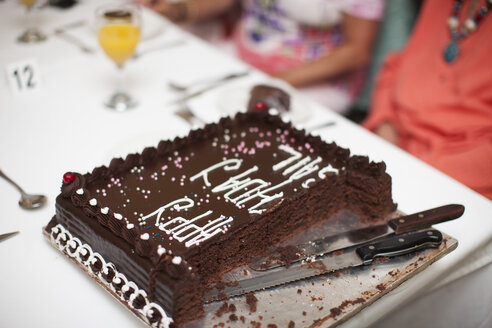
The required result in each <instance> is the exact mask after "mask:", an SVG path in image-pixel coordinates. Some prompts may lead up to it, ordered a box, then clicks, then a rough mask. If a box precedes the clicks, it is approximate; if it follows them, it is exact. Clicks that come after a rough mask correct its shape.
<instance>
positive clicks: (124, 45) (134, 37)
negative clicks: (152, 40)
mask: <svg viewBox="0 0 492 328" xmlns="http://www.w3.org/2000/svg"><path fill="white" fill-rule="evenodd" d="M96 20H97V39H98V41H99V44H100V45H101V48H102V49H103V51H104V53H105V54H106V55H107V56H108V57H109V58H110V59H111V60H112V61H113V62H114V63H115V64H116V66H117V67H118V71H119V74H120V78H119V86H118V88H117V90H116V91H115V92H114V94H113V95H112V96H111V97H110V98H109V100H108V101H106V103H105V104H106V106H107V107H109V108H111V109H115V110H117V111H125V110H127V109H130V108H133V107H135V106H136V102H135V100H134V99H133V98H132V97H131V96H130V95H129V94H128V92H127V91H125V89H124V87H123V77H122V76H121V75H122V74H123V68H124V65H125V62H126V61H127V60H128V59H130V58H131V57H132V56H133V54H134V53H135V49H136V47H137V44H138V41H139V40H140V11H139V9H138V7H137V6H136V5H134V4H115V5H108V6H104V7H101V8H99V9H98V10H97V11H96Z"/></svg>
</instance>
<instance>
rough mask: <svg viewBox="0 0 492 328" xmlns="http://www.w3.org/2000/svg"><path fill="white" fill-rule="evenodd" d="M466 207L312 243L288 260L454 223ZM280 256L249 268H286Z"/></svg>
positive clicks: (429, 212)
mask: <svg viewBox="0 0 492 328" xmlns="http://www.w3.org/2000/svg"><path fill="white" fill-rule="evenodd" d="M464 211H465V207H464V206H463V205H459V204H449V205H444V206H439V207H436V208H433V209H430V210H426V211H423V212H418V213H414V214H410V215H406V216H402V217H398V218H395V219H391V220H389V221H388V222H386V223H384V224H380V225H375V226H370V227H366V228H362V229H356V230H350V231H347V232H343V233H340V234H337V235H334V236H330V237H326V238H322V239H318V240H314V241H310V242H308V243H305V244H300V245H297V246H295V247H296V248H297V252H296V257H295V258H293V259H289V263H294V262H298V261H301V260H305V259H307V258H309V257H312V256H320V255H323V254H327V253H330V252H333V251H336V250H339V249H344V248H347V247H351V246H356V245H361V244H363V243H366V242H369V241H373V240H376V239H378V238H381V237H384V236H387V235H390V234H397V235H398V234H402V233H405V232H409V231H415V230H419V229H425V228H429V227H431V226H432V225H433V224H437V223H441V222H445V221H449V220H453V219H456V218H459V217H460V216H461V215H463V212H464ZM284 264H285V262H284V261H282V260H281V254H280V252H275V251H274V252H273V253H271V254H270V255H269V256H266V257H257V258H254V259H253V260H252V261H251V263H250V264H249V267H250V268H251V269H253V270H258V271H264V270H268V269H272V268H276V267H279V266H283V265H284Z"/></svg>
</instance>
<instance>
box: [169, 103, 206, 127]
mask: <svg viewBox="0 0 492 328" xmlns="http://www.w3.org/2000/svg"><path fill="white" fill-rule="evenodd" d="M174 114H175V115H177V116H179V117H181V118H182V119H183V120H185V121H186V122H188V124H189V125H191V126H194V125H197V124H200V125H204V124H205V123H206V122H205V121H204V120H202V119H201V118H199V117H198V116H196V115H195V114H193V112H192V111H191V110H190V108H189V107H188V104H187V103H186V102H184V101H182V102H179V107H178V109H176V110H175V111H174Z"/></svg>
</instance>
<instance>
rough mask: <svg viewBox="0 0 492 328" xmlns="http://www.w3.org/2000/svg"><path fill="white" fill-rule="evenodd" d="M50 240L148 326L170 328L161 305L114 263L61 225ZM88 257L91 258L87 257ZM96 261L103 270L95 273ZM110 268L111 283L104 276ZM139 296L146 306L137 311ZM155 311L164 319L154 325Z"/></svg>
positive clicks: (56, 228)
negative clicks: (135, 302) (153, 316)
mask: <svg viewBox="0 0 492 328" xmlns="http://www.w3.org/2000/svg"><path fill="white" fill-rule="evenodd" d="M55 236H56V237H55ZM50 239H51V241H52V242H53V243H54V244H55V245H56V246H57V247H58V249H59V250H60V251H62V252H64V253H65V254H67V255H68V256H69V257H71V258H73V259H74V260H75V261H76V262H77V263H79V264H80V265H81V266H83V267H84V268H85V269H86V270H87V271H88V272H89V273H91V274H92V275H93V277H95V278H96V279H97V280H98V282H99V283H101V284H102V285H104V286H106V287H107V288H109V289H110V290H111V291H112V292H113V294H114V295H116V296H117V297H118V298H119V299H120V301H121V302H123V303H125V304H126V305H127V306H128V307H129V308H130V309H131V310H133V311H135V312H137V313H138V314H139V317H140V318H141V319H142V320H143V321H144V322H145V323H146V324H147V325H149V326H151V327H156V328H169V325H170V324H171V323H172V322H173V320H172V319H171V318H170V317H168V316H167V314H166V312H165V311H164V309H163V308H162V307H161V306H160V305H159V304H157V303H154V302H150V301H149V299H148V298H147V293H146V292H145V291H144V290H142V289H140V288H139V287H138V286H137V285H136V284H135V283H134V282H133V281H129V280H128V279H127V278H126V277H125V275H123V274H122V273H120V272H118V271H117V270H116V267H115V265H114V264H113V263H111V262H108V263H106V261H105V260H104V258H103V257H102V256H101V254H99V253H97V252H94V251H93V250H92V248H91V247H90V246H89V245H88V244H85V243H83V242H82V241H81V240H80V239H78V238H77V237H74V236H72V234H71V233H70V232H68V230H67V229H65V227H64V226H62V225H61V224H57V225H56V226H54V227H53V228H51V233H50ZM63 242H66V243H65V245H63ZM87 255H89V256H88V257H87ZM82 257H86V260H84V259H83V258H82ZM96 261H99V262H100V263H101V264H102V269H101V271H99V272H95V271H94V270H92V267H91V264H94V263H96ZM108 268H111V269H112V270H113V271H114V273H115V276H114V277H113V280H112V282H109V283H108V282H107V281H106V279H104V277H103V276H102V274H103V273H105V274H107V273H108ZM121 281H123V283H124V284H123V286H122V287H121V289H120V290H117V289H116V288H115V287H114V285H113V283H115V284H119V283H120V282H121ZM130 288H132V289H133V291H134V292H133V293H132V294H131V295H130V297H129V299H128V300H126V299H125V297H124V294H125V293H126V292H127V291H128V290H130ZM138 296H142V298H143V299H144V300H145V306H144V307H142V308H141V309H137V308H135V307H134V306H133V301H134V300H135V299H136V298H137V297H138ZM154 310H156V311H158V312H159V313H160V314H161V316H162V319H161V321H160V322H156V323H154V324H153V323H151V322H150V321H149V318H151V317H152V314H153V311H154Z"/></svg>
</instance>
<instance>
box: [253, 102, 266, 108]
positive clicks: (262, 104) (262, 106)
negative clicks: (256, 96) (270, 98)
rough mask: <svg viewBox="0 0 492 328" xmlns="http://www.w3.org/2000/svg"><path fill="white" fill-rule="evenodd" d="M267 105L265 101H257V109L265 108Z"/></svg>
mask: <svg viewBox="0 0 492 328" xmlns="http://www.w3.org/2000/svg"><path fill="white" fill-rule="evenodd" d="M266 108H267V105H266V104H265V103H264V102H263V101H258V102H256V103H255V110H265V109H266Z"/></svg>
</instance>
